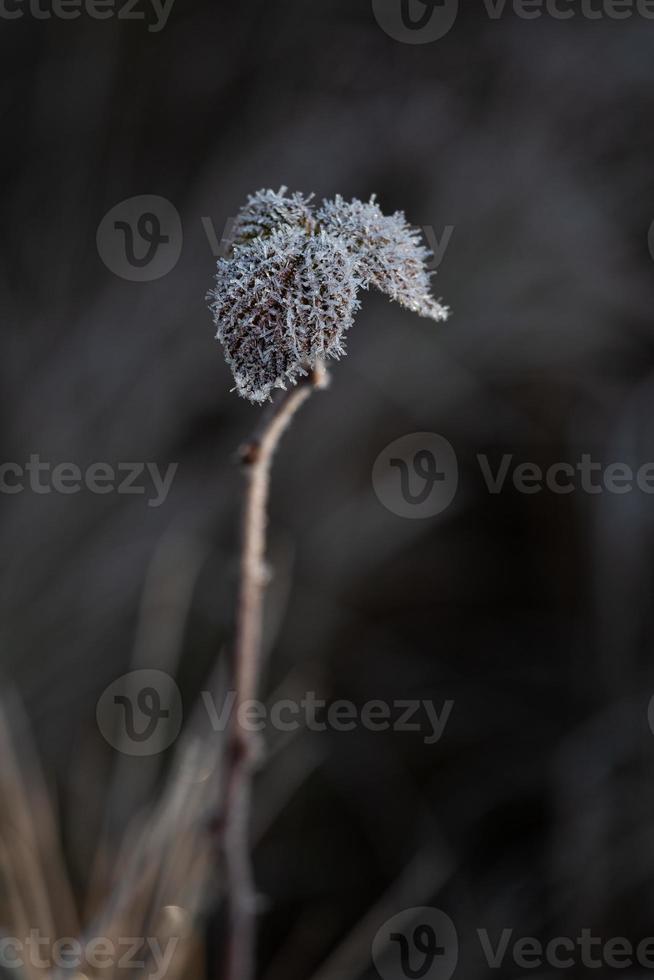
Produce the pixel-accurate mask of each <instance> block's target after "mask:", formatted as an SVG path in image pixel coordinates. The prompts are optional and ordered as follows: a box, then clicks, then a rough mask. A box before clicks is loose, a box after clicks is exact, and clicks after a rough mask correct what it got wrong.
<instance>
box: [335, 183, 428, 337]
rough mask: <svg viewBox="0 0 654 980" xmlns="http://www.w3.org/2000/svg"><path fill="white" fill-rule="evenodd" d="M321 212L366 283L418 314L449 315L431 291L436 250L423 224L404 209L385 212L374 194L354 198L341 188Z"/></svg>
mask: <svg viewBox="0 0 654 980" xmlns="http://www.w3.org/2000/svg"><path fill="white" fill-rule="evenodd" d="M317 218H318V222H319V224H320V225H321V227H322V228H324V229H325V231H327V233H328V234H333V235H338V236H339V237H341V238H342V239H343V241H344V242H346V244H347V246H348V248H349V249H350V250H351V252H352V254H353V255H355V256H356V258H357V270H358V272H359V275H360V277H361V279H362V281H363V283H364V285H365V286H369V285H372V286H376V288H377V289H379V290H381V292H382V293H386V294H387V295H388V296H390V297H391V299H394V300H396V301H397V302H398V303H401V305H402V306H406V307H407V308H408V309H410V310H413V312H414V313H418V314H420V316H427V317H431V318H432V319H434V320H445V319H446V318H447V308H446V307H444V306H441V304H440V303H438V302H437V301H436V300H435V299H434V298H433V296H432V295H431V290H430V282H429V280H430V278H431V276H430V273H429V272H428V270H427V262H428V260H429V259H430V258H431V257H432V253H431V252H430V250H429V249H428V248H426V247H425V246H424V245H423V243H422V240H421V238H422V232H421V230H420V229H419V228H413V227H412V226H411V225H409V224H408V223H407V220H406V218H405V216H404V213H403V212H402V211H396V212H395V214H392V215H385V214H383V213H382V211H381V210H380V208H379V205H378V204H377V203H376V201H375V197H374V196H373V197H371V198H370V201H369V202H368V203H367V204H364V203H363V202H362V201H358V200H357V199H356V198H355V199H354V200H353V201H352V202H350V203H348V202H347V201H344V200H343V198H342V197H341V196H340V194H339V195H337V197H336V198H335V200H333V201H323V205H322V208H320V210H319V211H318V213H317Z"/></svg>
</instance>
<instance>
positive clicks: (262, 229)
mask: <svg viewBox="0 0 654 980" xmlns="http://www.w3.org/2000/svg"><path fill="white" fill-rule="evenodd" d="M287 190H288V188H286V187H280V188H279V190H278V191H271V190H260V191H257V192H256V193H255V194H250V196H249V197H248V200H247V204H245V205H244V206H243V207H242V208H241V210H240V211H239V212H238V214H237V216H236V219H235V221H234V225H233V227H232V230H231V235H230V243H229V245H230V249H233V248H234V246H236V245H244V244H245V243H246V242H249V241H251V240H252V239H253V238H267V237H269V236H270V235H271V234H272V233H273V231H281V230H282V228H285V227H286V226H290V227H292V228H303V229H304V230H305V232H306V233H307V234H311V233H312V232H313V229H314V218H313V213H312V210H311V206H310V204H309V202H310V200H311V197H312V195H309V197H305V196H304V195H303V194H300V193H299V192H296V193H295V194H290V195H289V194H287V193H286V192H287Z"/></svg>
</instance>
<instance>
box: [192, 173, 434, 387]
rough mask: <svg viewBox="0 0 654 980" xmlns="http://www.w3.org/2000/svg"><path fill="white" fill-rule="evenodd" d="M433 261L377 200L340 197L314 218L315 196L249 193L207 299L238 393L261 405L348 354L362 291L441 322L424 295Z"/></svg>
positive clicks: (416, 235)
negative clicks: (371, 290) (372, 289)
mask: <svg viewBox="0 0 654 980" xmlns="http://www.w3.org/2000/svg"><path fill="white" fill-rule="evenodd" d="M430 255H431V253H430V252H429V250H428V249H427V248H425V246H424V245H423V243H422V240H421V235H420V231H419V230H418V229H417V228H412V227H411V226H410V225H409V224H407V221H406V219H405V217H404V214H403V213H402V212H400V211H398V212H397V213H396V214H394V215H391V216H389V217H387V216H385V215H383V214H382V212H381V211H380V209H379V206H378V205H377V204H376V202H375V199H374V197H373V198H371V199H370V201H369V202H368V203H367V204H363V203H362V202H361V201H358V200H353V201H351V202H350V203H348V202H346V201H344V200H343V198H342V197H340V196H338V197H336V199H335V200H334V201H324V202H323V206H322V208H320V210H319V211H318V212H317V213H316V214H314V211H313V207H312V204H311V196H310V197H305V196H304V195H302V194H299V193H296V194H291V195H289V194H287V189H286V187H281V188H280V189H279V191H272V190H260V191H257V193H256V194H252V195H251V196H250V197H249V199H248V201H247V204H246V205H245V206H244V207H243V208H241V210H240V211H239V214H238V216H237V218H236V221H235V223H234V226H233V228H232V236H231V244H230V245H229V249H228V257H226V258H225V257H223V258H220V259H219V260H218V266H217V272H216V285H215V288H214V289H213V290H211V292H210V293H209V294H208V297H207V298H208V299H209V303H210V307H211V310H212V312H213V315H214V319H215V323H216V327H217V334H216V336H217V337H218V339H219V340H220V341H221V343H222V345H223V347H224V350H225V357H226V359H227V363H228V364H229V366H230V367H231V369H232V373H233V375H234V379H235V381H236V390H237V391H238V392H239V394H241V395H243V396H244V397H245V398H249V399H250V401H253V402H262V401H265V400H266V399H268V398H270V395H271V392H272V391H273V389H274V388H284V387H286V384H287V383H289V382H290V383H291V384H296V383H297V380H298V378H299V377H300V376H302V375H303V374H306V373H307V371H308V370H309V369H310V368H313V367H314V366H315V364H316V362H317V360H318V359H322V358H325V357H340V356H341V355H342V354H344V353H345V349H344V334H345V331H346V330H348V329H349V328H350V326H351V325H352V320H353V317H354V313H355V311H356V310H357V309H358V307H359V303H358V300H357V292H358V289H359V288H365V289H367V288H368V287H369V286H370V285H371V284H372V285H373V286H376V287H377V288H378V289H380V290H381V291H382V292H384V293H386V294H387V295H389V296H390V297H391V298H392V299H394V300H397V302H399V303H401V304H402V305H403V306H406V307H408V308H409V309H410V310H414V311H415V312H416V313H419V314H421V315H422V316H428V317H431V318H432V319H434V320H444V319H446V317H447V313H448V311H447V309H446V308H445V307H443V306H441V305H440V303H438V302H437V301H436V300H435V299H434V298H433V296H432V295H431V292H430V288H429V287H430V276H431V274H430V272H429V271H428V269H427V260H428V259H429V257H430Z"/></svg>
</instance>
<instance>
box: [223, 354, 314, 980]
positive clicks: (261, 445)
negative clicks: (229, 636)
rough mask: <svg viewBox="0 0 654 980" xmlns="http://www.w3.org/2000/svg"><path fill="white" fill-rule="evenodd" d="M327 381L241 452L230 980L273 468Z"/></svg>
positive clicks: (246, 847)
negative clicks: (244, 717)
mask: <svg viewBox="0 0 654 980" xmlns="http://www.w3.org/2000/svg"><path fill="white" fill-rule="evenodd" d="M326 384H327V373H326V371H325V368H324V366H323V365H322V363H318V364H317V365H316V367H315V368H314V369H313V370H312V371H311V372H310V374H309V375H308V376H307V377H306V378H304V379H303V380H302V381H301V382H300V383H299V384H298V385H297V387H295V388H293V389H292V390H291V391H288V392H286V393H285V394H284V396H283V397H282V398H281V399H280V400H279V401H278V402H275V403H274V404H273V405H271V407H270V410H269V411H268V412H267V413H266V415H265V416H264V419H263V422H262V424H261V426H260V428H259V429H258V430H257V431H256V432H255V433H254V435H253V436H252V438H251V439H250V441H249V442H248V443H247V444H246V445H245V446H243V447H242V448H241V450H240V458H241V462H242V464H243V467H244V470H245V476H246V480H247V485H246V496H245V513H244V519H243V541H242V553H241V571H240V576H241V578H240V592H239V600H238V614H237V622H236V641H235V646H234V687H235V693H236V700H235V703H234V708H233V711H232V715H231V717H232V722H231V730H230V737H229V741H228V746H227V760H226V770H227V772H226V794H225V810H224V836H223V840H224V851H225V868H226V876H227V882H226V887H227V903H228V914H229V927H228V928H229V938H228V950H227V969H226V980H252V978H253V977H254V969H255V948H256V936H255V930H256V922H255V920H256V890H255V886H254V879H253V875H252V866H251V860H250V809H251V799H252V776H253V772H254V767H255V764H256V758H257V748H258V740H257V736H256V733H254V732H248V731H246V730H244V729H243V728H241V727H240V725H239V721H238V719H239V718H240V713H239V707H240V706H241V705H242V704H243V703H244V702H246V701H250V700H254V699H256V697H257V693H258V687H259V675H260V671H261V637H262V623H263V599H264V591H265V587H266V580H267V571H266V566H265V557H266V526H267V509H268V494H269V488H270V472H271V466H272V461H273V457H274V455H275V451H276V449H277V446H278V445H279V441H280V439H281V437H282V435H283V434H284V432H285V431H286V429H287V428H288V426H289V425H290V423H291V421H292V419H293V416H294V415H295V413H296V412H297V410H298V409H299V408H300V406H301V405H302V404H303V403H304V402H305V401H306V400H307V398H308V397H309V395H310V394H311V392H312V391H313V390H314V389H317V388H324V387H325V386H326Z"/></svg>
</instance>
